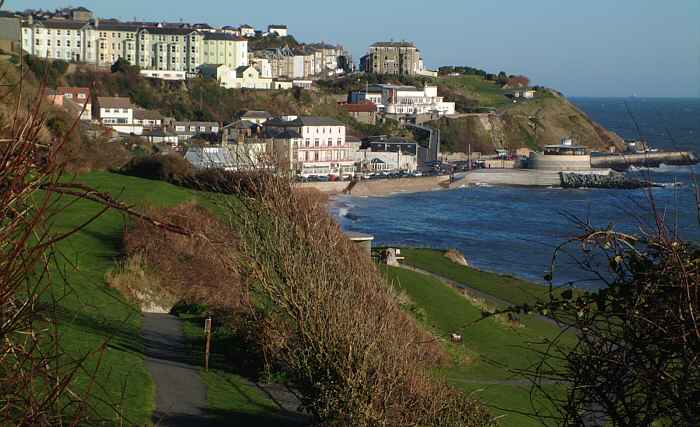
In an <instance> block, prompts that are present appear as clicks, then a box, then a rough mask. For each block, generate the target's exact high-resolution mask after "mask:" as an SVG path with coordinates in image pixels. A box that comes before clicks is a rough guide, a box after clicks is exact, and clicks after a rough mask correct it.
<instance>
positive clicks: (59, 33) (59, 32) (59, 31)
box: [46, 30, 61, 36]
mask: <svg viewBox="0 0 700 427" xmlns="http://www.w3.org/2000/svg"><path fill="white" fill-rule="evenodd" d="M46 31H47V32H48V31H50V30H46ZM47 34H51V33H47ZM56 35H57V36H60V35H61V30H56Z"/></svg>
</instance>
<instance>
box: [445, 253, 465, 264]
mask: <svg viewBox="0 0 700 427" xmlns="http://www.w3.org/2000/svg"><path fill="white" fill-rule="evenodd" d="M445 257H446V258H448V259H449V260H450V261H452V262H454V263H455V264H459V265H463V266H465V267H469V263H468V262H467V259H466V258H465V257H464V254H462V253H461V252H459V251H458V250H456V249H450V250H448V251H447V252H445Z"/></svg>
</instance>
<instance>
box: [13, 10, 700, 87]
mask: <svg viewBox="0 0 700 427" xmlns="http://www.w3.org/2000/svg"><path fill="white" fill-rule="evenodd" d="M5 3H6V5H5V8H6V9H25V8H44V9H53V8H55V7H60V6H85V7H87V8H88V9H91V10H92V11H94V12H95V14H96V15H97V16H99V17H102V18H110V17H113V18H118V19H122V20H133V19H134V18H136V19H139V20H149V21H180V20H182V21H185V22H207V23H209V24H210V25H212V26H222V25H236V26H237V25H240V24H246V23H247V24H250V25H252V26H254V27H256V28H259V29H264V28H267V25H268V24H286V25H288V26H289V29H290V32H291V34H292V35H294V36H295V37H296V38H297V40H299V41H302V42H313V41H325V42H330V43H340V44H342V45H343V46H345V47H346V48H347V49H348V50H349V51H350V52H351V53H352V54H353V56H354V58H355V60H356V61H357V60H359V58H360V56H362V55H363V54H364V53H365V52H366V50H367V47H368V46H369V45H370V44H372V43H373V42H375V41H383V40H396V41H399V40H407V41H413V42H415V43H416V45H417V46H418V48H419V49H421V51H422V54H423V58H424V61H425V64H426V66H427V67H429V68H433V69H436V68H437V67H439V66H442V65H467V66H472V67H477V68H482V69H485V70H487V71H489V72H496V73H497V72H499V71H501V70H502V71H505V72H506V73H508V74H525V75H527V76H528V77H530V79H531V81H532V83H533V84H538V85H544V86H548V87H552V88H555V89H557V90H559V91H561V92H563V93H564V94H565V95H567V96H590V97H599V96H600V97H604V96H610V97H614V96H632V95H636V96H639V97H700V0H665V1H661V0H584V1H573V0H534V1H522V0H501V1H493V0H461V1H460V0H442V1H435V2H423V1H420V2H419V1H415V0H414V1H411V2H409V1H406V0H402V1H399V0H352V1H350V2H334V1H328V0H323V1H322V0H295V1H288V0H265V1H260V2H256V1H247V2H242V1H233V0H197V1H196V2H192V1H187V2H186V1H181V0H119V1H114V0H7V1H6V2H5ZM432 5H434V6H432Z"/></svg>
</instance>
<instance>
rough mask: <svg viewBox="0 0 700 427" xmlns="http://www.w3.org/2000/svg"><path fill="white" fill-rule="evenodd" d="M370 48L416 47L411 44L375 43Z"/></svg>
mask: <svg viewBox="0 0 700 427" xmlns="http://www.w3.org/2000/svg"><path fill="white" fill-rule="evenodd" d="M372 47H416V45H415V43H412V42H376V43H374V44H373V45H372Z"/></svg>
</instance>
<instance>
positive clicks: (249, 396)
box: [180, 315, 298, 426]
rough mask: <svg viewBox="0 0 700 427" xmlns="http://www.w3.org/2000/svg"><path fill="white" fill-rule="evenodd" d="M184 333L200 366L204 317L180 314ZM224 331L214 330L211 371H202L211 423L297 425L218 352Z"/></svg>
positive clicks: (224, 339)
mask: <svg viewBox="0 0 700 427" xmlns="http://www.w3.org/2000/svg"><path fill="white" fill-rule="evenodd" d="M180 317H181V318H182V319H183V321H184V322H183V332H184V334H185V336H186V337H187V338H188V345H189V347H190V349H191V353H192V354H193V355H194V358H195V360H200V361H201V363H200V366H203V364H204V362H203V360H204V359H203V357H204V356H203V354H204V350H203V348H204V331H203V326H202V325H203V324H204V318H203V317H199V316H192V315H180ZM227 335H228V334H227V331H226V330H221V329H219V330H216V329H215V333H214V334H213V335H212V347H211V349H212V350H211V351H212V353H211V355H210V364H209V366H210V369H209V371H205V370H204V368H202V370H201V375H202V380H203V381H204V384H206V386H207V403H208V405H209V407H208V408H207V411H208V413H209V414H211V415H212V416H213V418H214V424H217V425H231V423H232V421H234V420H235V421H236V423H240V424H242V425H256V426H285V425H289V426H291V425H297V424H298V422H295V421H294V419H293V417H290V416H289V415H288V414H287V413H285V412H284V411H283V410H281V409H280V408H279V406H277V405H276V404H275V402H274V401H273V400H272V399H271V398H270V397H269V396H268V395H267V394H265V393H264V392H263V391H262V390H261V389H260V388H258V387H257V386H256V385H255V383H253V382H252V381H250V380H248V379H246V378H245V377H243V376H241V375H239V374H237V373H236V372H235V371H236V369H235V367H234V366H230V363H231V362H230V361H228V362H227V360H226V358H225V357H224V355H223V354H222V352H221V347H222V345H223V341H226V339H227V338H228V336H227Z"/></svg>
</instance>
